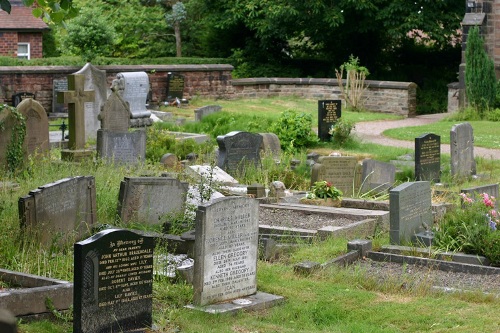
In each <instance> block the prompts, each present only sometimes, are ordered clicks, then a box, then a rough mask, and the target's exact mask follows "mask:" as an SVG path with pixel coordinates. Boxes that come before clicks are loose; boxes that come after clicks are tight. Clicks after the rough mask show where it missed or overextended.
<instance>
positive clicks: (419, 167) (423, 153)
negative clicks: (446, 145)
mask: <svg viewBox="0 0 500 333" xmlns="http://www.w3.org/2000/svg"><path fill="white" fill-rule="evenodd" d="M440 174H441V137H440V136H439V135H436V134H424V135H422V136H419V137H417V138H415V178H416V180H423V181H432V182H435V183H439V181H440Z"/></svg>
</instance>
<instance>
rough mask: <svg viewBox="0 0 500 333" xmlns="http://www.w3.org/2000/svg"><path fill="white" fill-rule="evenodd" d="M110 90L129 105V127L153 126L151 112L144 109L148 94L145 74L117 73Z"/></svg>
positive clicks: (147, 82) (146, 75) (147, 81)
mask: <svg viewBox="0 0 500 333" xmlns="http://www.w3.org/2000/svg"><path fill="white" fill-rule="evenodd" d="M112 90H114V91H117V92H118V93H119V94H120V96H121V97H122V98H123V100H124V101H125V102H127V103H128V105H129V110H130V125H131V127H144V126H150V125H152V124H153V119H152V118H151V111H149V110H147V109H146V102H147V98H148V93H149V77H148V74H147V73H146V72H129V73H118V74H117V75H116V79H115V80H113V85H112Z"/></svg>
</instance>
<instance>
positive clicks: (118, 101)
mask: <svg viewBox="0 0 500 333" xmlns="http://www.w3.org/2000/svg"><path fill="white" fill-rule="evenodd" d="M99 119H100V120H101V123H102V126H101V127H102V129H100V130H98V131H97V154H98V156H99V157H100V158H102V159H104V160H106V161H108V162H112V163H119V164H122V163H123V164H125V163H126V164H137V163H139V162H141V161H144V160H145V158H146V132H145V131H144V130H143V129H138V130H133V131H130V130H129V109H128V105H127V104H126V103H125V101H123V99H122V98H121V97H120V95H118V93H117V92H112V93H111V95H110V96H109V99H108V100H107V101H106V103H105V104H104V106H103V110H102V112H101V113H100V115H99Z"/></svg>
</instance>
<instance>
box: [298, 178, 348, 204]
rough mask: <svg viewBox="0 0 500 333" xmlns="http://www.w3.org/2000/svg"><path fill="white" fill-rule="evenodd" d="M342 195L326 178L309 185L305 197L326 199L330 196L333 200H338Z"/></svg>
mask: <svg viewBox="0 0 500 333" xmlns="http://www.w3.org/2000/svg"><path fill="white" fill-rule="evenodd" d="M341 197H342V191H341V190H339V189H338V188H336V187H335V186H333V184H332V183H330V182H327V181H326V180H322V181H319V182H315V183H314V185H313V186H311V191H309V192H307V195H306V198H307V199H316V198H318V199H328V198H332V199H334V200H338V199H340V198H341Z"/></svg>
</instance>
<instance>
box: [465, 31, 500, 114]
mask: <svg viewBox="0 0 500 333" xmlns="http://www.w3.org/2000/svg"><path fill="white" fill-rule="evenodd" d="M465 68H466V69H465V85H466V92H467V98H468V100H469V102H470V103H471V105H472V106H473V107H474V108H476V109H477V111H478V113H479V115H480V116H481V118H483V117H484V115H485V113H486V111H487V110H488V108H490V107H493V106H494V105H495V99H496V87H497V82H496V76H495V66H494V64H493V60H491V59H490V58H489V56H488V54H487V53H486V51H485V50H484V45H483V39H482V38H481V36H479V28H478V27H477V26H475V27H473V28H471V29H470V30H469V36H468V37H467V48H466V49H465Z"/></svg>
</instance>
